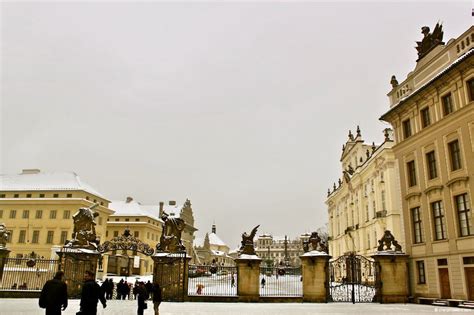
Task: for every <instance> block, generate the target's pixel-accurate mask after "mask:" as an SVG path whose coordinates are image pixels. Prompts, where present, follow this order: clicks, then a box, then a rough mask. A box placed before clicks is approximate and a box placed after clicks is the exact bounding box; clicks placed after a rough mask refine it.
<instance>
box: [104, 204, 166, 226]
mask: <svg viewBox="0 0 474 315" xmlns="http://www.w3.org/2000/svg"><path fill="white" fill-rule="evenodd" d="M109 208H110V209H112V210H114V211H115V213H114V215H120V216H137V215H143V216H148V217H151V218H153V219H155V220H158V221H162V220H161V219H160V218H159V215H160V206H159V205H156V206H155V205H142V204H140V203H138V202H136V201H135V200H131V201H128V202H127V201H123V200H119V201H117V200H114V201H112V202H111V203H110V204H109Z"/></svg>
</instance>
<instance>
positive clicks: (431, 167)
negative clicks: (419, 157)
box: [426, 151, 438, 179]
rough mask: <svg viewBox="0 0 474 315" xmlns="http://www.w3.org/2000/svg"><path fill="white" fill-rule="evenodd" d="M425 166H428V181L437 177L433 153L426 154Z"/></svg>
mask: <svg viewBox="0 0 474 315" xmlns="http://www.w3.org/2000/svg"><path fill="white" fill-rule="evenodd" d="M426 164H427V166H428V179H433V178H436V177H438V170H437V168H436V155H435V151H430V152H428V153H426Z"/></svg>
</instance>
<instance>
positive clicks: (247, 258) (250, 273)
mask: <svg viewBox="0 0 474 315" xmlns="http://www.w3.org/2000/svg"><path fill="white" fill-rule="evenodd" d="M259 226H260V225H257V226H256V227H254V228H253V230H252V232H250V234H247V233H246V232H244V233H243V234H242V242H241V247H240V250H239V256H238V258H236V259H235V264H236V266H237V295H238V296H239V301H242V302H255V301H258V299H259V297H260V291H259V290H260V263H261V262H262V259H261V258H260V257H258V256H257V254H256V253H255V248H254V241H253V239H254V237H255V234H256V233H257V229H258V227H259Z"/></svg>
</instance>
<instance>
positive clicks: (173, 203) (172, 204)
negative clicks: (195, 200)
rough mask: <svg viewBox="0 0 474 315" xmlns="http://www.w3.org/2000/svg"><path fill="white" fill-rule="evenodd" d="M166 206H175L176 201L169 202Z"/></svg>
mask: <svg viewBox="0 0 474 315" xmlns="http://www.w3.org/2000/svg"><path fill="white" fill-rule="evenodd" d="M168 204H169V205H170V206H176V201H174V200H170V201H169V202H168Z"/></svg>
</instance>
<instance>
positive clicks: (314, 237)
mask: <svg viewBox="0 0 474 315" xmlns="http://www.w3.org/2000/svg"><path fill="white" fill-rule="evenodd" d="M310 245H311V247H310ZM303 251H304V252H305V253H307V252H309V251H319V252H325V253H327V252H328V247H327V245H326V244H325V243H324V242H323V240H322V239H321V237H319V235H318V232H312V233H311V236H310V238H309V239H308V240H307V241H303Z"/></svg>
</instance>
